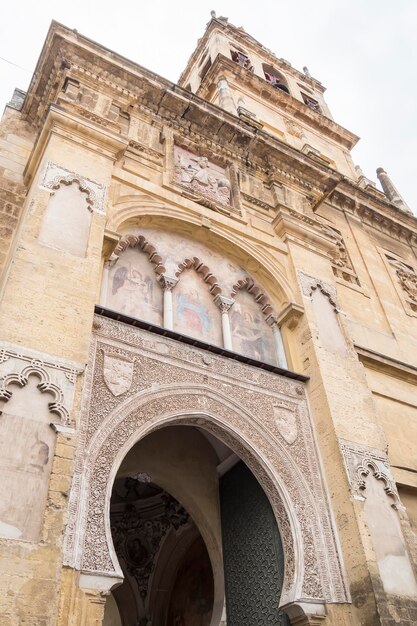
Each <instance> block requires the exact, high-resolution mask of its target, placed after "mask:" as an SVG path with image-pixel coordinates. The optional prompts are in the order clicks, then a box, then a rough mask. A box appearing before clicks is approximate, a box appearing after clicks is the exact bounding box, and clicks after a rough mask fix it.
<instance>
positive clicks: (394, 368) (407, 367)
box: [355, 344, 417, 384]
mask: <svg viewBox="0 0 417 626" xmlns="http://www.w3.org/2000/svg"><path fill="white" fill-rule="evenodd" d="M355 349H356V352H357V354H358V357H359V360H360V361H361V362H362V363H363V364H364V365H365V366H366V367H369V368H370V369H373V370H376V371H378V372H384V373H385V374H388V375H389V376H393V377H395V378H399V379H401V380H405V381H407V382H410V383H413V384H416V383H417V367H416V366H415V365H412V364H411V363H405V362H404V361H399V360H398V359H393V358H392V357H390V356H387V355H386V354H380V353H379V352H375V351H374V350H370V349H369V348H365V347H363V346H359V345H356V344H355Z"/></svg>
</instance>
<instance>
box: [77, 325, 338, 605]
mask: <svg viewBox="0 0 417 626" xmlns="http://www.w3.org/2000/svg"><path fill="white" fill-rule="evenodd" d="M104 355H106V356H113V357H117V358H121V357H122V358H124V359H127V360H129V361H130V362H132V363H133V377H132V385H131V388H130V389H129V390H128V392H127V394H126V396H124V399H123V401H122V402H121V401H120V400H118V399H117V398H116V397H115V396H114V395H113V394H112V393H110V392H109V390H108V388H107V386H106V384H105V383H104V380H103V373H102V372H103V365H104ZM207 357H209V358H207ZM90 362H91V367H89V368H88V374H87V380H86V385H85V397H84V410H83V415H82V423H81V429H82V433H81V435H80V448H79V455H78V457H77V459H76V467H75V476H74V481H73V488H72V492H71V498H70V516H69V522H68V526H67V536H66V547H65V563H66V564H68V565H71V566H73V567H74V566H75V567H79V568H82V569H83V570H84V571H89V572H98V571H99V572H107V573H108V574H111V575H113V576H114V575H115V574H116V575H117V574H119V575H120V570H118V565H117V561H116V560H115V555H114V553H113V552H112V547H111V542H110V545H109V532H110V531H109V527H108V519H107V517H106V516H107V513H106V506H107V505H106V501H107V496H106V494H107V492H108V485H109V481H110V482H111V480H112V478H111V476H112V475H113V473H114V472H115V471H116V469H117V465H118V464H119V463H120V460H117V459H121V458H122V456H123V450H126V451H127V449H128V447H130V446H131V445H132V443H133V442H134V441H135V440H139V439H140V438H141V437H143V436H144V435H145V434H147V433H149V432H151V431H152V430H153V429H155V428H158V427H161V426H163V425H164V424H168V423H170V424H175V423H177V424H194V425H198V426H200V427H203V428H205V429H207V430H209V431H210V432H211V433H213V434H214V435H215V436H217V437H219V438H220V439H221V440H222V441H224V443H226V444H227V445H228V446H229V447H230V448H231V449H232V450H233V451H234V452H235V453H236V454H238V455H239V456H240V457H241V458H242V459H243V460H244V461H245V463H247V465H248V466H249V467H250V468H251V470H252V471H253V473H254V474H255V476H256V477H257V478H258V480H259V482H260V483H261V485H262V486H263V488H264V490H265V491H266V493H267V494H268V497H269V499H270V502H271V505H272V508H273V510H274V513H275V516H276V518H277V521H278V524H279V528H280V533H281V536H282V540H283V546H284V553H285V564H286V569H285V580H284V593H283V597H282V601H283V602H284V601H292V600H293V599H294V598H295V597H299V596H300V595H302V596H305V597H310V598H324V597H325V598H327V599H328V600H330V601H332V600H333V601H340V602H343V601H346V597H347V595H346V588H345V584H344V580H343V576H342V571H341V564H340V560H339V555H338V551H337V547H336V542H335V539H334V536H333V533H334V530H333V527H332V522H331V519H330V513H329V510H328V503H327V497H326V495H325V492H324V488H323V483H322V479H321V474H320V466H319V461H318V457H317V451H316V448H315V444H314V440H313V434H312V430H311V423H310V418H309V414H308V408H307V405H306V398H305V391H304V387H303V385H302V384H300V383H299V382H297V381H294V380H290V379H288V378H284V377H281V376H278V375H274V374H272V373H269V372H265V371H262V370H259V369H258V368H253V367H250V366H247V365H244V364H241V363H237V362H235V361H231V360H230V359H227V358H224V357H221V356H217V355H214V354H210V355H208V354H207V353H206V352H205V351H203V350H199V349H195V348H193V347H190V346H188V345H185V344H182V343H179V342H175V341H174V340H168V339H166V338H165V339H161V338H156V337H155V335H153V334H151V333H149V332H147V331H143V330H140V329H137V328H133V327H130V326H127V325H125V324H121V323H118V322H113V321H111V320H108V319H106V318H100V317H99V316H97V317H96V320H95V336H94V337H93V341H92V346H91V355H90ZM232 398H233V399H232ZM293 409H294V410H293ZM291 415H292V416H291ZM288 440H290V441H291V440H292V444H291V445H290V446H289V444H288ZM267 468H268V469H267ZM303 572H304V577H303ZM302 577H303V579H301V578H302Z"/></svg>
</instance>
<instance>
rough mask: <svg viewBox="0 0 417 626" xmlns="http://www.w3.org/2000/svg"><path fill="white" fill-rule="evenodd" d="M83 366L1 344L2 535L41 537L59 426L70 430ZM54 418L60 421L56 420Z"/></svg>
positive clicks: (0, 518)
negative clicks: (73, 405)
mask: <svg viewBox="0 0 417 626" xmlns="http://www.w3.org/2000/svg"><path fill="white" fill-rule="evenodd" d="M78 371H79V368H78V367H77V365H76V364H73V363H68V362H62V361H57V362H55V361H52V360H51V358H50V357H49V356H48V355H44V354H40V353H37V352H36V353H35V352H33V351H30V350H26V349H25V351H24V352H23V350H22V349H21V348H19V347H17V346H12V345H10V344H1V346H0V411H1V418H0V474H1V477H2V480H1V482H0V536H2V537H6V538H7V539H20V540H25V541H37V540H38V538H39V533H40V530H41V527H42V519H43V510H44V507H45V503H46V497H47V490H48V482H49V474H50V470H51V466H52V461H53V457H54V446H55V433H54V430H55V431H57V430H59V429H67V430H68V427H67V426H66V425H67V424H68V422H69V420H70V411H71V406H72V401H73V394H74V383H75V379H76V375H77V372H78ZM54 420H56V422H57V423H54V424H51V422H53V421H54ZM51 426H53V427H54V428H51ZM16 494H18V495H19V497H18V498H17V497H16Z"/></svg>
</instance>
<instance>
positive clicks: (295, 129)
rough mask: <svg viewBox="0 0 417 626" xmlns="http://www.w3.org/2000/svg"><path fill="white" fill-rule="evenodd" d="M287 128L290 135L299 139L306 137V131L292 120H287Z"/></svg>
mask: <svg viewBox="0 0 417 626" xmlns="http://www.w3.org/2000/svg"><path fill="white" fill-rule="evenodd" d="M285 128H286V129H287V132H288V133H289V134H290V135H293V136H294V137H297V139H303V137H305V135H304V131H303V129H302V128H301V126H299V125H298V124H296V123H295V122H293V121H292V120H285Z"/></svg>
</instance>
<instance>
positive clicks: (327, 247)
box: [272, 205, 337, 256]
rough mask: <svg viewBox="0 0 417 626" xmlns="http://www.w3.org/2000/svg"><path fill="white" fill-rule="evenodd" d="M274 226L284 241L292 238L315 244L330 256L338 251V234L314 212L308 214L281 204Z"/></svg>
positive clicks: (306, 244) (302, 243)
mask: <svg viewBox="0 0 417 626" xmlns="http://www.w3.org/2000/svg"><path fill="white" fill-rule="evenodd" d="M272 226H273V228H274V230H275V232H276V233H277V235H279V236H280V237H282V238H283V239H284V241H286V240H287V239H292V240H295V241H297V243H299V244H300V245H303V246H314V247H315V248H317V249H318V250H320V251H321V252H323V253H324V254H326V255H330V256H332V255H333V254H334V253H335V252H336V249H337V237H336V235H335V234H334V233H332V232H331V230H330V229H329V228H328V226H327V225H326V224H324V223H323V222H322V221H321V220H320V219H319V218H317V217H316V216H315V215H314V214H313V213H311V215H308V214H306V213H302V212H301V211H296V210H295V209H291V208H289V207H286V206H283V205H279V208H278V212H277V215H276V217H275V218H274V221H273V222H272Z"/></svg>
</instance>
